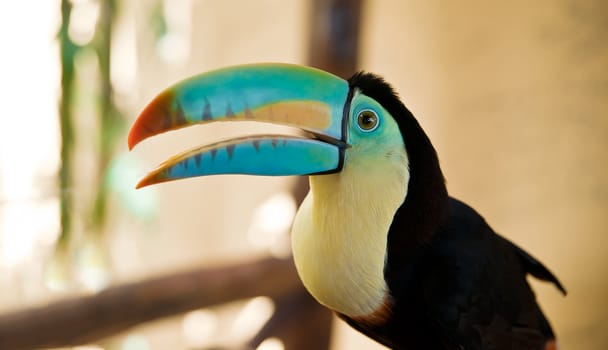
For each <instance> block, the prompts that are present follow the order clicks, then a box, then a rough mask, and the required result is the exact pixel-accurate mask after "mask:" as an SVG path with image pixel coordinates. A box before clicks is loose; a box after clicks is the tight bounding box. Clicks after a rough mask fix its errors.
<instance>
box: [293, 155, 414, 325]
mask: <svg viewBox="0 0 608 350" xmlns="http://www.w3.org/2000/svg"><path fill="white" fill-rule="evenodd" d="M403 157H405V152H403ZM395 164H399V166H396V167H391V168H374V167H369V166H367V167H363V166H362V164H361V163H359V162H358V161H357V159H352V158H351V159H350V161H349V162H345V167H344V168H343V169H342V171H341V172H340V173H337V174H332V175H321V176H313V177H310V185H311V191H310V193H309V194H308V196H307V198H306V199H305V200H304V203H303V204H302V206H301V207H300V209H299V210H298V214H297V216H296V219H295V221H294V225H293V229H292V246H293V253H294V259H295V262H296V267H297V269H298V273H299V275H300V278H301V279H302V281H303V283H304V285H305V286H306V288H307V289H308V290H309V292H310V293H311V294H312V295H313V296H314V297H315V298H316V299H317V300H318V301H319V302H321V303H322V304H324V305H326V306H327V307H329V308H330V309H333V310H335V311H337V312H339V313H341V314H344V315H347V316H349V317H365V316H368V315H371V314H374V313H377V312H379V311H380V310H381V309H382V308H383V306H384V303H385V302H386V298H387V296H388V293H387V286H386V283H385V279H384V266H385V261H386V253H387V250H386V246H387V233H388V230H389V227H390V226H391V222H392V221H393V217H394V215H395V211H396V209H397V208H398V207H399V205H400V204H401V203H402V202H403V200H404V198H405V197H406V191H407V182H408V179H407V177H408V172H407V159H405V160H404V159H403V158H401V159H399V160H397V159H395Z"/></svg>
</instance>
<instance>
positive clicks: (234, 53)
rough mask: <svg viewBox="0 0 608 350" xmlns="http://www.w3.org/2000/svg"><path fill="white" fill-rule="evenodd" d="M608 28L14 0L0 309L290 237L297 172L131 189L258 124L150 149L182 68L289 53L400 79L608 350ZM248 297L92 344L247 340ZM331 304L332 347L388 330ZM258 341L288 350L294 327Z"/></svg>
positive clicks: (474, 18) (571, 342) (276, 5)
mask: <svg viewBox="0 0 608 350" xmlns="http://www.w3.org/2000/svg"><path fill="white" fill-rule="evenodd" d="M607 38H608V2H606V1H602V0H592V1H585V2H580V1H572V0H560V1H554V0H539V1H534V2H529V1H523V0H517V1H510V2H504V1H503V2H492V3H489V2H487V1H482V0H465V1H459V2H449V1H399V0H375V1H369V0H368V1H365V0H361V1H330V0H327V1H319V0H316V1H306V0H287V1H285V0H258V1H247V0H224V1H220V0H171V1H169V0H164V1H163V0H138V1H136V0H123V1H119V0H115V1H109V0H71V1H69V0H46V1H35V0H22V1H2V2H0V50H1V55H0V105H1V106H2V111H1V112H0V121H1V124H0V290H1V291H2V292H1V293H0V312H10V311H15V310H20V309H23V308H26V307H30V306H34V305H45V304H47V303H49V302H52V301H55V300H62V299H64V298H69V297H74V296H81V295H93V294H94V293H97V292H99V291H101V290H104V289H105V288H108V287H111V286H116V285H120V284H121V283H125V282H129V281H138V280H143V279H146V278H149V277H151V276H158V275H161V274H171V273H175V272H179V271H182V270H185V269H192V268H199V267H207V266H221V265H223V264H227V263H239V262H242V263H245V262H247V261H255V260H256V259H259V258H263V257H266V256H275V257H286V256H289V254H290V253H289V238H288V231H289V226H290V223H291V219H292V217H293V215H294V213H295V210H296V208H297V201H298V198H301V193H299V192H298V191H300V192H301V191H302V188H303V187H302V186H303V185H302V181H301V180H298V179H295V178H268V177H245V176H218V177H208V178H204V179H201V178H199V179H192V180H187V181H181V182H175V183H170V184H165V185H162V186H156V187H152V188H146V189H142V190H138V191H135V190H134V185H135V183H136V181H137V179H138V178H139V177H141V176H142V175H143V174H145V171H146V170H147V169H151V168H152V167H154V166H155V165H156V164H157V163H159V162H160V161H162V160H164V159H166V158H167V157H168V156H169V155H171V154H174V153H176V152H177V151H181V150H183V149H185V148H189V147H192V146H195V145H198V144H200V143H202V142H205V143H208V142H210V141H213V140H216V139H222V138H226V137H228V136H234V135H238V134H242V133H243V132H244V131H246V132H247V133H251V132H256V130H260V129H259V128H260V126H258V125H255V124H252V125H249V124H248V125H246V126H245V127H243V125H242V124H239V125H238V126H237V125H230V124H224V125H217V126H215V125H214V126H210V127H205V128H192V130H182V131H179V132H176V133H170V134H168V135H163V136H162V137H159V138H157V139H156V138H155V139H152V140H150V141H146V142H145V143H143V144H142V145H140V146H138V147H137V149H136V150H135V151H133V152H127V147H126V132H127V131H128V127H129V126H130V124H131V123H132V122H133V120H134V118H135V117H136V115H137V113H138V112H139V111H140V110H141V109H142V108H143V106H144V105H145V104H146V102H147V101H149V100H150V99H151V98H152V97H154V96H155V94H157V93H158V92H159V91H161V90H162V89H164V88H165V87H167V86H168V85H170V84H172V83H174V82H176V81H178V80H180V79H183V78H185V77H188V76H190V75H193V74H196V73H199V72H203V71H207V70H210V69H214V68H219V67H223V66H228V65H234V64H240V63H252V62H266V61H271V62H290V63H297V64H309V65H315V66H319V67H323V68H325V69H328V70H332V71H334V72H336V74H341V75H344V74H350V73H352V72H350V71H352V70H354V69H363V70H367V71H371V72H375V73H378V74H380V75H382V76H384V77H385V78H386V79H387V80H388V81H389V82H390V83H391V84H393V85H394V87H395V88H396V90H397V91H398V92H399V94H400V96H401V97H402V100H403V101H404V102H405V104H406V105H407V106H408V107H409V108H410V109H411V110H412V112H413V113H414V115H416V116H417V118H418V120H419V121H420V123H421V124H422V126H423V127H424V128H425V130H426V132H427V133H428V134H429V136H430V138H431V140H432V141H433V143H434V145H435V147H436V149H437V151H438V153H439V156H440V159H441V163H442V167H443V171H444V174H445V176H446V178H447V182H448V190H449V191H450V193H451V194H452V195H453V196H455V197H457V198H460V199H462V200H464V201H465V202H467V203H469V204H470V205H472V206H473V207H474V208H476V209H477V210H478V211H480V213H482V215H484V216H485V218H486V219H487V220H488V222H489V223H490V224H491V225H492V226H493V227H494V228H495V229H496V230H497V231H498V232H500V233H501V234H503V235H505V236H506V237H508V238H510V239H511V240H513V241H515V242H516V243H517V244H519V245H521V246H522V247H524V248H525V249H526V250H527V251H529V252H531V253H532V254H533V255H534V256H536V257H537V258H539V259H540V260H541V261H543V262H544V263H545V264H546V265H547V266H548V267H549V268H550V269H551V270H552V271H553V272H554V273H555V274H556V275H557V276H558V277H559V278H560V280H561V281H562V283H563V284H564V285H565V287H566V288H567V290H568V292H569V294H568V296H567V297H566V298H564V297H562V295H561V294H560V293H559V292H558V291H557V290H555V289H554V288H553V287H552V286H550V285H548V284H544V283H537V282H535V281H533V282H532V283H533V286H534V288H535V290H536V292H537V296H538V298H539V300H540V303H541V305H542V307H543V309H544V311H545V312H546V314H547V315H548V317H549V319H550V320H551V321H552V324H553V326H554V328H555V331H556V333H557V335H558V339H559V340H560V345H561V348H562V349H607V348H608V326H607V325H608V316H607V313H606V310H608V255H607V254H606V252H605V250H606V244H607V243H608V238H607V237H606V233H607V232H606V231H607V230H606V227H607V226H608V176H607V170H608V157H607V155H606V154H607V150H608V45H607V44H606V43H607V42H608V41H607ZM264 127H265V126H264ZM251 297H252V298H251V299H245V300H239V301H233V302H230V303H227V304H222V305H218V306H213V307H210V308H205V309H197V310H191V311H189V312H186V313H180V314H177V315H173V316H171V317H167V318H162V319H159V320H155V321H153V322H147V323H144V324H142V325H139V326H137V327H134V328H130V329H128V330H126V331H121V332H119V333H118V334H115V335H113V336H111V337H106V338H103V339H99V340H98V341H95V342H93V344H90V345H86V346H79V347H76V348H75V349H81V350H82V349H121V350H148V349H208V348H212V347H227V348H237V347H239V346H241V345H242V344H245V343H246V342H247V341H248V340H249V339H250V338H251V337H253V336H255V334H256V333H257V332H258V330H259V329H260V328H261V327H262V326H263V325H264V323H265V322H266V321H267V320H268V319H269V318H271V316H272V315H273V312H276V309H277V308H276V307H275V304H276V303H275V302H274V301H273V299H270V298H268V297H264V296H256V295H252V296H251ZM294 317H295V316H294ZM330 322H331V328H330V329H331V337H330V346H331V348H332V349H381V348H382V347H381V346H379V345H377V344H375V343H373V342H372V341H370V340H367V339H366V338H365V337H364V336H362V335H359V334H357V333H356V332H354V331H352V330H350V329H349V328H348V327H347V326H345V325H344V324H343V323H342V322H340V321H337V320H334V321H330ZM328 324H329V323H328ZM301 327H302V328H305V327H307V323H306V322H304V321H303V322H302V324H301ZM328 327H329V326H328ZM327 332H328V334H329V332H330V330H328V331H327ZM258 345H259V346H258ZM256 346H257V347H258V348H260V349H266V350H268V349H270V350H274V349H283V348H285V346H284V343H283V342H282V340H281V339H277V338H272V339H270V340H266V341H264V342H262V343H261V344H256Z"/></svg>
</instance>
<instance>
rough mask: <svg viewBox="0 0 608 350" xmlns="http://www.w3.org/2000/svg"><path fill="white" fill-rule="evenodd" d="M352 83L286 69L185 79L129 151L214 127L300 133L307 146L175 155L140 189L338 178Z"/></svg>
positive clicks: (139, 127) (151, 114) (276, 139)
mask: <svg viewBox="0 0 608 350" xmlns="http://www.w3.org/2000/svg"><path fill="white" fill-rule="evenodd" d="M348 89H349V88H348V83H347V82H346V81H345V80H343V79H340V78H338V77H336V76H334V75H331V74H329V73H326V72H323V71H320V70H317V69H313V68H307V67H301V66H295V65H287V64H257V65H246V66H237V67H230V68H225V69H221V70H217V71H212V72H209V73H205V74H201V75H199V76H195V77H192V78H190V79H187V80H185V81H183V82H181V83H178V84H177V85H175V86H173V87H171V88H169V89H167V90H165V91H163V92H162V93H161V94H160V95H158V96H157V97H156V98H154V100H152V102H150V103H149V104H148V106H146V108H145V109H144V110H143V111H142V112H141V114H140V115H139V117H138V118H137V120H136V121H135V123H134V125H133V127H132V128H131V131H130V132H129V148H130V149H131V148H133V147H134V146H135V145H137V144H138V143H139V142H141V141H143V140H145V139H147V138H148V137H151V136H154V135H157V134H160V133H163V132H166V131H170V130H175V129H179V128H182V127H186V126H189V125H193V124H201V123H208V122H215V121H260V122H268V123H276V124H282V125H287V126H292V127H297V128H300V129H302V130H305V131H306V132H307V134H308V135H310V137H309V138H302V137H295V136H269V135H263V136H249V137H241V138H237V139H232V140H227V141H223V142H219V143H215V144H212V145H206V146H200V147H198V148H195V149H192V150H189V151H187V152H184V153H181V154H178V155H176V156H173V157H172V158H170V159H168V160H167V161H165V162H164V163H162V164H161V165H160V166H159V167H158V168H157V169H155V170H154V171H152V172H150V173H149V174H148V175H146V176H145V177H144V178H143V179H142V180H141V181H140V182H139V183H138V185H137V187H138V188H139V187H143V186H148V185H152V184H155V183H160V182H165V181H171V180H177V179H182V178H188V177H194V176H204V175H214V174H249V175H311V174H322V173H332V172H336V171H339V170H340V169H341V167H342V162H343V160H344V159H343V158H344V148H346V147H347V145H346V141H345V140H346V135H344V131H343V130H345V127H346V125H345V123H346V120H345V118H346V117H345V115H346V113H345V110H346V111H347V110H348V108H347V106H346V104H347V99H348Z"/></svg>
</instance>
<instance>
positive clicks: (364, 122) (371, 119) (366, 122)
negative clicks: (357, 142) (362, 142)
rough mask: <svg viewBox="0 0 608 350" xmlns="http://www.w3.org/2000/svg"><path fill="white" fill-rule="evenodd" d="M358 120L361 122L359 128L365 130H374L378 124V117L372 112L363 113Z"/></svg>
mask: <svg viewBox="0 0 608 350" xmlns="http://www.w3.org/2000/svg"><path fill="white" fill-rule="evenodd" d="M357 119H358V122H359V126H360V127H361V128H362V129H363V130H370V129H373V128H374V127H375V126H376V124H377V123H378V117H376V115H375V114H374V113H372V112H370V111H365V112H361V114H359V117H358V118H357Z"/></svg>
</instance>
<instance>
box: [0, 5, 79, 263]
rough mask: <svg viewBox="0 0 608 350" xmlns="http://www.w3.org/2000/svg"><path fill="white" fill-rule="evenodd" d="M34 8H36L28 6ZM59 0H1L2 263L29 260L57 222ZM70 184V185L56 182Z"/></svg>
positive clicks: (53, 232)
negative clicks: (34, 9) (57, 40)
mask: <svg viewBox="0 0 608 350" xmlns="http://www.w3.org/2000/svg"><path fill="white" fill-rule="evenodd" d="M32 8H36V9H37V10H36V11H32ZM58 10H59V2H58V1H43V2H40V1H32V0H30V1H11V2H1V3H0V23H2V30H0V46H1V47H2V64H0V76H1V77H2V79H0V96H2V114H0V118H1V123H2V127H1V128H0V266H4V267H13V266H16V265H18V264H20V263H23V262H25V261H27V260H28V259H29V258H31V256H32V254H34V253H35V249H36V247H39V246H41V245H43V246H44V245H46V246H48V245H50V244H52V243H54V240H55V239H56V236H57V234H58V230H59V221H58V212H59V211H58V205H59V201H58V199H57V193H56V190H55V189H54V188H55V186H54V185H55V181H54V177H55V174H56V172H57V169H58V166H59V129H58V125H57V120H58V119H57V96H58V94H59V55H58V45H57V42H56V41H55V40H54V39H55V36H56V34H57V28H58V20H59V18H60V16H59V13H58ZM61 190H62V191H68V190H69V189H61Z"/></svg>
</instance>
